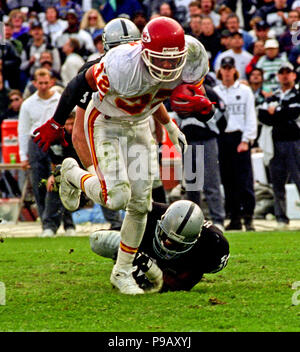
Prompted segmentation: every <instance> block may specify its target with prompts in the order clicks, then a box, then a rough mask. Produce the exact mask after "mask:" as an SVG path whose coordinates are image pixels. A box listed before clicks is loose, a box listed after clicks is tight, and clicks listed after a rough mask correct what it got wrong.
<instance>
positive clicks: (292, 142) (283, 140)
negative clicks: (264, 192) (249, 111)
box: [258, 62, 300, 230]
mask: <svg viewBox="0 0 300 352" xmlns="http://www.w3.org/2000/svg"><path fill="white" fill-rule="evenodd" d="M296 77H297V75H296V73H295V70H294V67H293V65H292V64H291V63H289V62H286V63H283V64H282V65H281V66H280V68H279V70H278V80H279V82H280V87H279V89H278V90H276V91H275V92H274V94H273V95H272V96H271V97H269V98H268V99H267V100H266V101H264V102H263V103H262V104H261V105H260V106H259V111H258V118H259V120H260V121H261V122H262V123H264V124H266V125H268V126H273V128H272V139H273V144H274V149H273V158H272V159H271V160H270V165H269V170H270V176H271V182H272V187H273V191H274V196H275V205H274V206H275V216H276V220H277V227H278V229H279V230H284V229H287V228H288V225H289V218H288V216H287V213H286V211H287V208H286V191H285V184H286V183H287V180H288V179H289V177H291V181H292V182H294V183H295V185H296V187H297V189H298V193H299V194H300V125H299V115H300V103H299V102H300V92H299V89H296V88H295V80H296Z"/></svg>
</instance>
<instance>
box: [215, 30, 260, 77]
mask: <svg viewBox="0 0 300 352" xmlns="http://www.w3.org/2000/svg"><path fill="white" fill-rule="evenodd" d="M243 46H244V40H243V35H242V33H240V32H232V33H230V47H231V49H229V50H226V51H224V52H223V53H222V54H220V55H218V56H217V58H216V62H215V72H217V71H218V70H219V68H220V63H221V61H222V59H223V58H224V57H227V56H230V57H232V58H234V61H235V65H236V68H237V70H238V72H239V74H240V78H241V79H246V78H247V76H246V67H247V65H248V64H249V62H250V61H251V60H252V57H253V55H251V54H250V53H249V52H248V51H246V50H245V49H243Z"/></svg>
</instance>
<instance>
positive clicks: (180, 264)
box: [139, 202, 229, 290]
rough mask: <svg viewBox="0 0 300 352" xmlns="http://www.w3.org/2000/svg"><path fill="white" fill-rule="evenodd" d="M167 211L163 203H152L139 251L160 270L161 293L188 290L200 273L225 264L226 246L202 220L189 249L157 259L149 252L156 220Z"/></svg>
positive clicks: (151, 246)
mask: <svg viewBox="0 0 300 352" xmlns="http://www.w3.org/2000/svg"><path fill="white" fill-rule="evenodd" d="M167 208H168V205H166V204H162V203H155V202H154V203H153V209H152V211H151V212H150V213H149V214H148V219H147V225H146V230H145V233H144V236H143V240H142V242H141V244H140V247H139V251H140V252H143V253H145V254H147V255H149V256H150V257H151V258H153V259H155V261H156V263H157V265H158V266H159V267H160V268H161V269H162V271H163V273H164V289H165V290H190V289H191V288H192V287H193V286H195V285H196V284H197V283H198V282H199V281H200V280H201V278H202V276H203V274H204V273H214V272H217V271H220V270H222V269H223V268H224V267H225V266H226V265H227V261H228V258H229V243H228V241H227V239H226V238H225V237H224V235H223V233H222V231H221V230H219V229H218V228H217V227H215V226H214V225H213V224H212V223H211V222H209V221H205V222H204V225H203V227H202V231H201V235H200V237H199V239H198V241H197V242H196V243H195V244H194V246H193V247H192V249H191V250H189V251H188V252H186V253H183V254H181V255H179V256H178V257H175V258H171V259H163V258H160V257H159V256H158V255H157V254H156V252H155V251H154V250H153V239H154V233H155V227H156V224H157V220H160V219H161V216H162V215H163V214H164V213H165V211H166V210H167Z"/></svg>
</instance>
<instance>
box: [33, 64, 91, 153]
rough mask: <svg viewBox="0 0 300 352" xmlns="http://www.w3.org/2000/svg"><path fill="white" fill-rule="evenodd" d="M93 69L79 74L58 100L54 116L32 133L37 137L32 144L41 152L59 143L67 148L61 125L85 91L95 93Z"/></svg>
mask: <svg viewBox="0 0 300 352" xmlns="http://www.w3.org/2000/svg"><path fill="white" fill-rule="evenodd" d="M92 69H93V67H90V68H89V69H88V70H87V71H84V72H81V73H79V74H78V75H77V76H76V77H74V78H73V79H72V80H71V81H70V82H69V83H68V85H67V87H66V88H65V90H64V91H63V94H62V96H61V98H60V100H59V103H58V105H57V108H56V111H55V113H54V116H53V117H52V118H51V119H50V120H48V121H47V122H46V123H44V124H43V125H42V126H40V127H39V128H37V129H36V130H35V131H34V134H37V136H36V137H35V138H34V142H35V143H37V144H38V146H39V147H40V148H42V149H43V151H45V152H46V151H47V150H48V149H49V147H50V145H51V144H53V143H54V142H59V143H61V144H62V145H63V146H67V145H68V144H67V142H66V140H65V133H64V129H63V125H64V124H65V121H66V119H67V118H68V116H69V115H70V113H71V111H72V110H73V109H74V107H75V106H76V105H77V103H78V101H79V100H80V99H81V98H82V96H83V94H85V92H87V91H97V87H96V84H95V82H94V78H93V71H92Z"/></svg>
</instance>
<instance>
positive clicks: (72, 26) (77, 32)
mask: <svg viewBox="0 0 300 352" xmlns="http://www.w3.org/2000/svg"><path fill="white" fill-rule="evenodd" d="M66 20H67V22H68V27H67V28H66V29H65V30H64V31H63V32H62V33H61V34H60V35H59V36H58V37H57V38H56V40H55V47H56V48H58V49H59V51H60V54H61V58H62V61H64V58H65V57H64V53H63V52H62V48H63V46H64V45H65V43H66V42H67V41H68V39H69V38H75V39H77V40H78V41H79V43H80V55H81V56H82V57H83V58H84V59H85V58H86V57H87V56H88V55H90V54H92V53H93V52H95V47H94V43H93V39H92V37H91V35H90V34H89V33H87V32H86V31H85V30H84V29H80V28H79V25H80V22H79V17H78V14H77V13H76V11H75V10H73V9H71V10H68V12H67V14H66Z"/></svg>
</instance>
